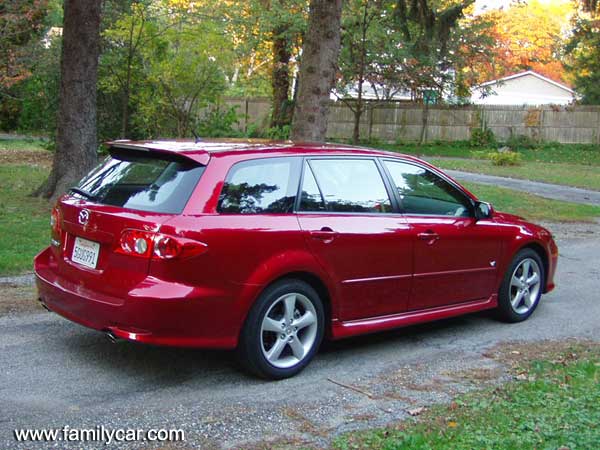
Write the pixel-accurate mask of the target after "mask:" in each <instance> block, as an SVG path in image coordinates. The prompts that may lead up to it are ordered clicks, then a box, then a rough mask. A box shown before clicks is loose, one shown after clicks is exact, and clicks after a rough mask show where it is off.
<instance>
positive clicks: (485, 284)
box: [35, 141, 558, 348]
mask: <svg viewBox="0 0 600 450" xmlns="http://www.w3.org/2000/svg"><path fill="white" fill-rule="evenodd" d="M112 145H113V146H118V147H123V148H133V149H138V150H139V149H145V150H148V151H149V152H152V151H158V152H162V153H165V152H166V153H172V152H176V153H178V154H180V155H183V156H185V157H188V158H190V159H193V160H194V161H196V162H198V163H200V164H203V165H206V170H205V171H204V173H203V174H202V176H201V178H200V181H199V182H198V184H197V186H196V187H195V189H194V191H193V193H192V195H191V197H190V199H189V201H188V202H187V204H186V206H185V208H184V210H183V212H182V213H181V214H154V213H147V212H141V211H134V210H128V209H124V208H118V207H112V206H105V205H100V204H95V203H93V202H88V201H84V200H80V199H76V198H75V197H72V196H64V197H62V198H61V199H60V201H59V203H58V207H59V209H60V218H61V219H60V226H61V230H62V231H61V241H60V243H57V245H52V246H50V247H48V248H47V249H46V250H44V251H43V252H42V253H40V254H39V255H38V256H37V257H36V259H35V272H36V276H37V285H38V288H39V293H40V299H41V301H42V302H43V303H44V304H46V305H47V306H48V308H49V309H51V310H53V311H55V312H57V313H58V314H60V315H63V316H64V317H66V318H68V319H70V320H72V321H74V322H77V323H80V324H82V325H84V326H87V327H90V328H94V329H97V330H102V331H111V332H112V333H113V334H114V335H115V336H117V337H120V338H123V339H129V340H134V341H138V342H144V343H150V344H159V345H173V346H189V347H208V348H234V347H235V346H236V345H237V341H238V336H239V333H240V330H241V328H242V326H243V324H244V321H245V318H246V316H247V314H248V312H249V310H250V308H251V307H252V305H253V303H254V302H255V300H256V298H257V297H258V296H259V295H260V293H261V292H262V290H263V289H264V288H265V287H266V286H268V285H269V284H270V283H272V282H273V281H275V280H277V279H279V278H281V277H286V276H290V274H292V276H308V277H311V278H312V279H318V280H320V283H321V285H322V286H324V288H325V290H326V291H327V294H328V295H327V298H325V299H324V300H325V301H327V302H329V308H328V309H329V311H330V312H331V314H330V316H331V317H329V318H328V319H329V325H328V328H329V330H328V331H329V335H330V336H331V337H333V338H343V337H347V336H353V335H357V334H363V333H371V332H375V331H381V330H384V329H390V328H395V327H398V326H405V325H410V324H415V323H420V322H425V321H429V320H436V319H441V318H445V317H450V316H454V315H459V314H465V313H470V312H475V311H479V310H483V309H488V308H493V307H495V306H496V301H497V299H496V293H497V291H498V288H499V286H500V282H501V280H502V277H503V274H504V273H505V271H506V268H507V266H508V265H509V264H510V261H511V259H512V258H513V256H514V255H515V253H516V252H517V251H518V250H519V249H520V248H523V247H525V246H535V248H537V249H541V250H542V251H543V253H544V256H545V260H546V264H545V265H546V269H547V273H546V280H545V291H549V290H551V289H552V288H553V287H554V281H553V280H554V273H555V270H556V261H557V257H558V250H557V248H556V245H555V243H554V241H553V240H552V237H551V235H550V233H549V232H548V231H546V230H545V229H544V228H542V227H539V226H536V225H533V224H531V223H528V222H526V221H524V220H522V219H520V218H518V217H515V216H510V215H507V214H502V213H495V214H494V216H493V217H492V218H491V219H487V220H480V221H475V219H473V218H464V217H462V218H461V217H448V216H441V217H440V216H429V217H426V216H410V215H406V216H405V215H402V214H399V213H397V212H396V213H393V214H345V213H344V214H332V213H323V214H321V213H290V214H256V215H254V214H252V215H250V214H248V215H244V214H237V215H236V214H219V213H218V212H217V204H218V201H219V195H220V193H221V189H222V186H223V183H224V180H225V178H226V176H227V173H228V171H229V169H230V168H231V166H232V165H233V164H235V163H237V162H240V161H244V160H249V159H257V158H270V157H278V156H299V157H302V156H311V155H327V156H352V157H353V158H356V157H360V156H368V157H370V158H373V157H385V158H387V159H390V158H396V159H398V158H400V159H402V160H409V161H412V162H414V163H417V164H421V165H422V166H425V167H428V168H432V167H431V166H430V165H428V164H427V163H424V162H421V161H419V160H418V159H416V158H412V157H410V156H403V155H397V154H392V153H387V152H378V151H374V150H369V149H356V148H351V147H346V146H339V145H335V146H333V145H317V144H292V143H267V142H256V141H253V142H247V141H203V142H200V143H197V144H196V143H193V142H181V141H180V142H170V143H160V142H150V141H147V142H115V143H112ZM432 169H433V170H435V171H436V172H437V173H438V174H442V172H440V171H438V170H437V169H435V168H432ZM446 178H447V179H449V177H446ZM456 184H457V185H458V183H456ZM465 192H466V193H467V195H468V196H470V197H471V198H473V199H475V197H474V196H473V195H472V194H470V193H468V191H466V190H465ZM82 209H87V210H88V211H89V213H90V219H89V221H88V223H87V224H86V225H85V226H83V225H80V224H79V222H78V214H79V212H80V211H81V210H82ZM324 228H326V229H331V230H333V231H334V233H332V234H331V235H330V234H326V235H325V234H323V233H322V232H321V230H322V229H324ZM125 229H137V230H144V231H149V232H160V233H162V234H166V235H170V236H173V237H180V238H185V239H190V240H192V241H198V242H201V243H203V244H205V245H206V246H207V251H206V252H204V253H202V254H200V255H197V256H194V257H191V258H187V259H184V260H178V259H174V260H159V259H144V258H136V257H133V256H130V255H124V254H119V253H116V252H115V251H114V250H115V248H116V246H117V245H118V240H119V237H120V236H121V233H122V232H123V230H125ZM427 232H434V233H435V234H437V236H438V238H436V239H435V240H427V239H423V238H422V234H423V233H427ZM75 237H81V238H85V239H88V240H91V241H94V242H98V243H99V244H100V254H99V255H100V256H99V259H98V265H97V268H96V269H88V268H85V267H83V266H81V265H79V264H76V263H73V262H72V261H71V256H72V252H73V242H74V239H75Z"/></svg>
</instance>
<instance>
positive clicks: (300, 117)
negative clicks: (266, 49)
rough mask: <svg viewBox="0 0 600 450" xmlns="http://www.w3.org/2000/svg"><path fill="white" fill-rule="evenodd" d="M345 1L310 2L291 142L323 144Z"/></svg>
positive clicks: (322, 0)
mask: <svg viewBox="0 0 600 450" xmlns="http://www.w3.org/2000/svg"><path fill="white" fill-rule="evenodd" d="M341 16H342V0H311V2H310V13H309V19H308V31H307V33H306V36H305V40H304V46H303V52H302V62H301V65H300V85H299V87H298V100H297V102H296V109H295V111H294V119H293V123H292V139H294V140H297V141H315V142H323V141H324V140H325V136H326V133H327V119H328V116H329V94H330V92H331V90H332V89H333V86H334V83H335V77H336V72H337V68H338V56H339V52H340V27H341Z"/></svg>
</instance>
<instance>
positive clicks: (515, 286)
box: [510, 258, 542, 314]
mask: <svg viewBox="0 0 600 450" xmlns="http://www.w3.org/2000/svg"><path fill="white" fill-rule="evenodd" d="M541 281H542V278H541V270H540V266H539V264H538V263H537V261H535V260H534V259H532V258H525V259H523V260H522V261H521V262H520V263H519V264H518V265H517V267H516V268H515V270H514V271H513V274H512V277H511V279H510V304H511V306H512V309H513V311H515V312H516V313H517V314H526V313H528V312H529V310H531V309H532V307H534V306H535V303H536V301H537V299H538V298H539V294H540V288H541Z"/></svg>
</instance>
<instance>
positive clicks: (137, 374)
mask: <svg viewBox="0 0 600 450" xmlns="http://www.w3.org/2000/svg"><path fill="white" fill-rule="evenodd" d="M486 321H490V322H491V321H492V319H490V315H489V313H487V312H482V313H476V314H471V315H467V316H461V317H457V318H451V319H445V320H440V321H436V322H431V323H426V324H420V325H413V326H410V327H405V328H400V329H396V330H392V331H385V332H379V333H375V334H370V335H365V336H358V337H353V338H348V339H344V340H341V341H329V340H326V341H324V342H323V344H322V346H321V349H320V352H319V354H318V355H317V357H316V359H315V361H314V362H313V364H311V366H310V367H311V369H310V370H307V371H305V372H304V373H303V375H302V377H305V376H306V375H305V374H309V375H308V376H309V377H310V378H311V379H314V378H323V377H324V376H325V377H327V376H329V374H330V372H331V371H336V372H339V371H340V369H342V368H343V367H344V366H347V367H348V370H351V369H352V367H353V366H355V365H356V363H357V361H356V357H357V354H359V355H360V357H361V358H365V359H368V358H369V354H370V353H371V352H375V351H379V350H386V349H389V348H393V349H395V350H401V349H402V348H409V347H410V346H411V345H415V344H417V343H423V342H425V343H426V344H427V341H428V340H435V339H442V341H443V342H446V341H444V340H443V338H445V337H446V336H448V335H455V334H456V333H459V334H460V335H464V333H469V332H470V331H473V328H474V327H475V328H476V327H482V326H483V327H485V326H486V325H485V322H486ZM72 326H73V327H75V325H72ZM69 334H71V336H69V338H68V339H66V340H64V341H63V342H62V345H64V351H65V352H66V353H68V354H69V355H71V356H70V357H69V359H72V360H73V359H74V360H76V361H78V362H79V364H83V365H86V366H88V368H89V369H91V370H92V371H93V372H94V373H95V374H96V375H95V378H96V382H100V383H101V382H102V381H103V380H104V381H106V382H110V383H111V384H122V385H123V389H124V392H128V393H131V389H132V383H134V384H135V388H134V390H136V391H146V390H154V389H157V387H159V386H160V388H161V389H164V388H169V387H174V386H177V387H181V386H183V385H186V384H187V385H193V386H195V387H196V388H202V387H203V386H204V387H209V388H210V389H215V388H218V387H219V386H224V387H228V386H235V385H243V386H252V385H261V384H263V383H268V381H265V380H261V379H258V378H256V377H254V376H252V375H249V374H247V373H245V372H244V371H243V370H242V368H241V367H240V366H239V365H238V363H237V360H236V358H235V352H233V351H219V350H205V349H182V348H173V347H157V346H150V345H144V344H137V343H132V342H125V341H123V342H120V343H118V344H112V343H110V342H109V341H108V339H106V338H105V336H104V335H103V334H101V333H98V332H94V331H90V330H87V329H84V328H80V327H77V329H76V330H71V333H69ZM432 345H433V344H432ZM342 370H343V369H342ZM287 381H288V382H289V381H290V380H287ZM115 387H116V386H115Z"/></svg>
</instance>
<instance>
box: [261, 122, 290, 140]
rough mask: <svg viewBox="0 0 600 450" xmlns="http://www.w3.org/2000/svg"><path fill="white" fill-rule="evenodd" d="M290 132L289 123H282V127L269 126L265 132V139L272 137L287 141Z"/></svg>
mask: <svg viewBox="0 0 600 450" xmlns="http://www.w3.org/2000/svg"><path fill="white" fill-rule="evenodd" d="M291 132H292V126H291V125H283V126H282V127H271V128H268V129H267V131H266V132H265V137H266V138H267V139H273V140H275V141H287V140H288V139H289V138H290V133H291Z"/></svg>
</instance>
